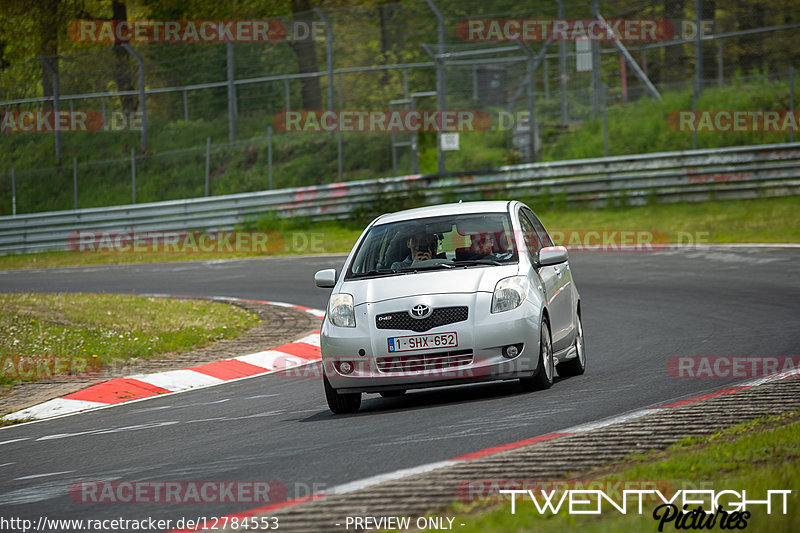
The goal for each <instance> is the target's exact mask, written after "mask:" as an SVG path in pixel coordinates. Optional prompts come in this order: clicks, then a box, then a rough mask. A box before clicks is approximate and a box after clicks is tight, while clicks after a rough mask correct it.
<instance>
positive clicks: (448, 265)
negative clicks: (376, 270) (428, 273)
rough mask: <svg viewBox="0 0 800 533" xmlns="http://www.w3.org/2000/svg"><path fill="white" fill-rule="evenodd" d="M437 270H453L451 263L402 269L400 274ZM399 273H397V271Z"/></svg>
mask: <svg viewBox="0 0 800 533" xmlns="http://www.w3.org/2000/svg"><path fill="white" fill-rule="evenodd" d="M437 268H453V265H451V264H450V263H436V264H435V265H425V266H407V267H403V268H402V269H400V272H416V271H418V270H435V269H437ZM395 272H397V271H395Z"/></svg>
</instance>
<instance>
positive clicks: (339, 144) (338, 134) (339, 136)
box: [336, 72, 343, 181]
mask: <svg viewBox="0 0 800 533" xmlns="http://www.w3.org/2000/svg"><path fill="white" fill-rule="evenodd" d="M337 82H338V84H339V87H338V89H339V109H342V107H343V106H342V73H341V72H340V73H339V75H338V76H337ZM336 153H337V156H338V164H339V169H338V170H339V181H342V128H338V129H337V131H336Z"/></svg>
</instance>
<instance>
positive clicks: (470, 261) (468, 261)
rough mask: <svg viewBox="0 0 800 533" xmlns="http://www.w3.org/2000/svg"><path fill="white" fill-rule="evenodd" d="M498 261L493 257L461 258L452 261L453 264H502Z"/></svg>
mask: <svg viewBox="0 0 800 533" xmlns="http://www.w3.org/2000/svg"><path fill="white" fill-rule="evenodd" d="M502 264H503V263H501V262H500V261H495V260H494V259H461V260H460V261H453V265H455V266H461V265H464V266H467V265H498V266H499V265H502Z"/></svg>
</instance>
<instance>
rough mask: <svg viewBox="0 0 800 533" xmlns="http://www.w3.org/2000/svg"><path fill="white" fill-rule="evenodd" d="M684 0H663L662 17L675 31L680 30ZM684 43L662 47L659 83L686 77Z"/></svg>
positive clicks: (678, 80) (683, 12)
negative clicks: (662, 55)
mask: <svg viewBox="0 0 800 533" xmlns="http://www.w3.org/2000/svg"><path fill="white" fill-rule="evenodd" d="M684 9H685V0H664V18H665V19H667V20H669V21H671V22H672V23H673V25H674V30H675V33H676V34H678V33H680V32H681V30H682V28H681V26H680V21H681V20H683V19H684V18H686V13H685V11H684ZM685 46H686V45H682V44H678V45H673V46H665V47H664V66H663V67H662V69H661V72H660V73H659V74H660V78H661V79H660V81H661V83H667V84H668V83H675V82H680V81H683V80H686V79H687V77H688V76H687V70H686V64H687V57H686V50H685Z"/></svg>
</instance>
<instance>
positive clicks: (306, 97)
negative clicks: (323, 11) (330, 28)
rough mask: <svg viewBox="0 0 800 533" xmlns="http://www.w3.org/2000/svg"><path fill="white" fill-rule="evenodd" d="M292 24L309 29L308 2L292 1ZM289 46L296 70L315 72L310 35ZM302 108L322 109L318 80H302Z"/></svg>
mask: <svg viewBox="0 0 800 533" xmlns="http://www.w3.org/2000/svg"><path fill="white" fill-rule="evenodd" d="M292 22H293V23H295V24H301V25H303V24H304V25H305V27H306V28H311V27H312V23H313V22H314V13H313V12H312V11H311V2H310V1H309V0H292ZM289 46H291V48H292V52H294V55H295V57H297V68H298V70H299V71H300V72H301V73H305V72H317V71H318V68H317V53H316V50H315V49H314V39H312V38H311V35H310V33H309V34H308V38H306V39H301V40H295V41H291V42H290V43H289ZM301 83H302V85H301V87H302V96H303V108H305V109H322V91H321V90H320V85H319V78H317V77H313V78H303V79H302V82H301Z"/></svg>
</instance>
